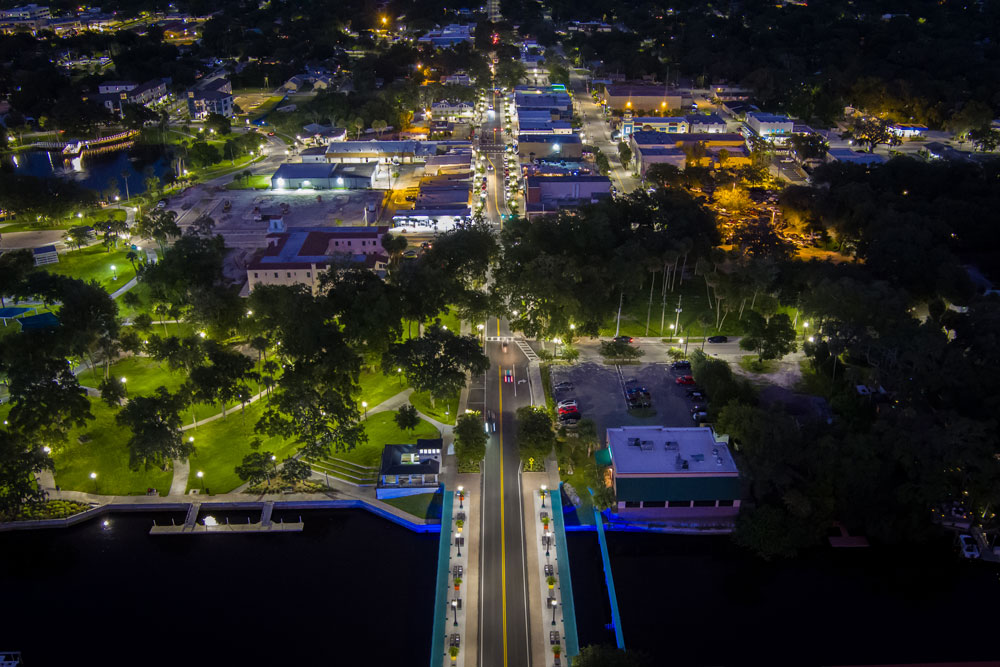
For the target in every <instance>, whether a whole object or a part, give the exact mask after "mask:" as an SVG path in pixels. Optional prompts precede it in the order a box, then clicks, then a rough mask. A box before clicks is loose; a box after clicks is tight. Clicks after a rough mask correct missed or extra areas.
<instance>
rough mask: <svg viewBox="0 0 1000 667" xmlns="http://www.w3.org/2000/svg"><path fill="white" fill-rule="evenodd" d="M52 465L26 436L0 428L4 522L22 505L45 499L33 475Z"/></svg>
mask: <svg viewBox="0 0 1000 667" xmlns="http://www.w3.org/2000/svg"><path fill="white" fill-rule="evenodd" d="M52 467H53V465H52V459H51V458H49V456H48V455H47V454H46V453H45V452H44V451H43V450H42V448H41V446H40V445H38V444H32V439H31V438H30V437H27V436H24V435H21V434H20V433H18V432H16V431H12V430H8V429H2V430H0V517H3V520H4V521H13V520H14V519H15V518H16V517H17V514H18V512H20V510H21V508H22V507H24V505H25V504H28V503H35V502H41V501H43V500H45V491H44V490H42V488H41V486H40V485H38V484H36V483H35V475H36V474H37V473H39V472H41V471H42V470H45V469H49V470H51V469H52Z"/></svg>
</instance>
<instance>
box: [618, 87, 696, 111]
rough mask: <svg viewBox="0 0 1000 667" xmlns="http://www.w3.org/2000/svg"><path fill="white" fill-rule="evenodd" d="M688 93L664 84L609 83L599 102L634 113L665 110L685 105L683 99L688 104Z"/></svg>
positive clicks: (680, 107)
mask: <svg viewBox="0 0 1000 667" xmlns="http://www.w3.org/2000/svg"><path fill="white" fill-rule="evenodd" d="M690 99H691V98H690V95H689V94H688V95H685V93H683V92H682V91H679V90H673V89H670V88H668V87H666V86H650V85H648V84H611V85H609V86H606V87H605V88H604V95H603V96H602V98H601V104H603V105H604V106H605V107H607V108H609V109H611V110H613V111H616V112H619V113H621V112H624V111H626V110H631V111H633V112H635V113H640V112H641V111H646V112H650V113H653V112H661V113H663V112H666V111H670V110H673V109H682V108H684V107H685V101H687V104H688V105H690Z"/></svg>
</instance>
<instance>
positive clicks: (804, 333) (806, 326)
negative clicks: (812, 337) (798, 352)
mask: <svg viewBox="0 0 1000 667" xmlns="http://www.w3.org/2000/svg"><path fill="white" fill-rule="evenodd" d="M808 330H809V323H808V322H803V323H802V337H803V338H805V337H806V332H807V331H808Z"/></svg>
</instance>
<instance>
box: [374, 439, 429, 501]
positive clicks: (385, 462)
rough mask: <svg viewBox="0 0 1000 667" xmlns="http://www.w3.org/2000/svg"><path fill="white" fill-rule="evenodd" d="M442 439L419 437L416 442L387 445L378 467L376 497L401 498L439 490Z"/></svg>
mask: <svg viewBox="0 0 1000 667" xmlns="http://www.w3.org/2000/svg"><path fill="white" fill-rule="evenodd" d="M442 446H443V443H442V441H441V439H440V438H437V439H434V440H424V439H418V440H417V444H415V445H386V446H385V448H383V449H382V462H381V463H380V464H379V469H378V483H377V484H376V485H375V497H376V498H379V499H382V498H399V497H401V496H413V495H417V494H420V493H436V492H437V490H438V486H439V481H438V475H440V474H441V449H442Z"/></svg>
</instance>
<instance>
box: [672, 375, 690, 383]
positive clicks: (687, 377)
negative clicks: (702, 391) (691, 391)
mask: <svg viewBox="0 0 1000 667" xmlns="http://www.w3.org/2000/svg"><path fill="white" fill-rule="evenodd" d="M674 382H676V383H677V384H694V377H693V376H691V375H681V376H680V377H678V378H677V379H676V380H674Z"/></svg>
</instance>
